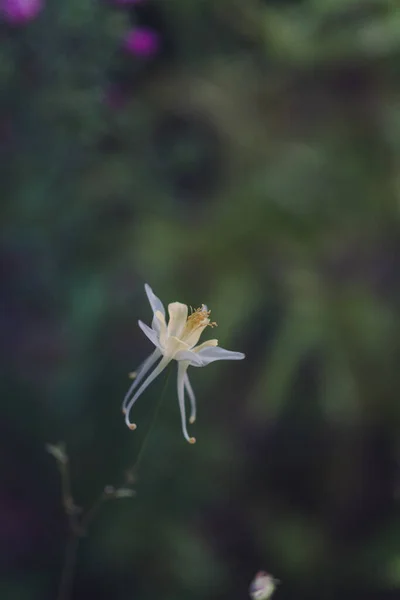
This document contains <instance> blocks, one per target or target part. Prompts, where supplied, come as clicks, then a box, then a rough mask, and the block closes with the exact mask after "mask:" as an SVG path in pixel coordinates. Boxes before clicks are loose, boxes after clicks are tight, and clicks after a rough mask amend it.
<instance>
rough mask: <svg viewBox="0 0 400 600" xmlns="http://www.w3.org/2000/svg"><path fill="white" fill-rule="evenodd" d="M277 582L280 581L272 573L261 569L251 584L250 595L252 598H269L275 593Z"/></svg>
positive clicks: (257, 599)
mask: <svg viewBox="0 0 400 600" xmlns="http://www.w3.org/2000/svg"><path fill="white" fill-rule="evenodd" d="M277 583H279V581H278V580H277V579H274V577H272V575H269V573H266V572H265V571H259V572H258V573H257V574H256V576H255V577H254V579H253V581H252V582H251V584H250V587H249V594H250V597H251V598H252V600H268V598H270V597H271V596H272V594H273V593H274V591H275V588H276V584H277Z"/></svg>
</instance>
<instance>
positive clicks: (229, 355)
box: [192, 346, 245, 367]
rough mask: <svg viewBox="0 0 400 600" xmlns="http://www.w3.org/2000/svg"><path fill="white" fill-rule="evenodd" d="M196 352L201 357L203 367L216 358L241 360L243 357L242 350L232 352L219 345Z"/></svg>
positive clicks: (195, 365)
mask: <svg viewBox="0 0 400 600" xmlns="http://www.w3.org/2000/svg"><path fill="white" fill-rule="evenodd" d="M196 354H197V356H198V357H199V358H200V359H201V363H202V364H201V366H202V367H205V366H206V365H208V364H210V363H212V362H214V361H216V360H242V359H243V358H244V357H245V355H244V354H243V353H242V352H232V351H231V350H225V348H220V347H219V346H215V347H207V348H203V349H202V350H199V352H197V353H196ZM192 365H193V366H194V367H197V366H199V365H197V364H194V363H192Z"/></svg>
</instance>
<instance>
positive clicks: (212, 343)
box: [192, 340, 218, 352]
mask: <svg viewBox="0 0 400 600" xmlns="http://www.w3.org/2000/svg"><path fill="white" fill-rule="evenodd" d="M210 346H211V347H214V346H218V340H207V341H206V342H203V343H202V344H199V345H198V346H196V347H195V348H192V350H193V352H200V350H202V349H203V348H209V347H210Z"/></svg>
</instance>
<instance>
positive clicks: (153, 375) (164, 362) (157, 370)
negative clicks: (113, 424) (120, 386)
mask: <svg viewBox="0 0 400 600" xmlns="http://www.w3.org/2000/svg"><path fill="white" fill-rule="evenodd" d="M170 361H171V359H170V358H167V357H165V356H163V357H162V359H161V360H160V362H159V363H158V365H157V366H156V368H155V369H154V371H152V372H151V373H150V375H149V376H148V378H147V379H146V380H145V381H144V382H143V383H142V385H141V386H140V387H139V389H138V390H137V392H136V393H135V394H134V396H133V397H132V399H131V400H130V401H129V403H128V405H127V407H126V410H125V423H126V424H127V426H128V427H129V428H130V429H136V425H135V424H134V423H132V422H131V421H130V420H129V413H130V411H131V408H132V406H133V405H134V404H135V402H136V400H137V399H138V398H139V396H141V395H142V394H143V392H144V390H145V389H146V388H147V387H148V386H149V385H150V383H151V382H152V381H154V379H155V378H156V377H157V376H158V375H159V374H160V373H161V372H162V371H164V369H165V367H166V366H167V365H168V363H169V362H170Z"/></svg>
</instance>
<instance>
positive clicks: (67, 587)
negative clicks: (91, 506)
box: [57, 530, 80, 600]
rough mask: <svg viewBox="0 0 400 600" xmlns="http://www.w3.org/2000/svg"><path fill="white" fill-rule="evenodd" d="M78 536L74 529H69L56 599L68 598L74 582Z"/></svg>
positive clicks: (67, 599) (63, 599) (66, 599)
mask: <svg viewBox="0 0 400 600" xmlns="http://www.w3.org/2000/svg"><path fill="white" fill-rule="evenodd" d="M79 541H80V537H79V535H77V532H76V531H72V530H71V531H70V533H69V537H68V541H67V544H66V547H65V556H64V564H63V570H62V574H61V580H60V585H59V588H58V594H57V600H69V598H70V597H71V593H72V586H73V583H74V576H75V567H76V558H77V554H78V547H79Z"/></svg>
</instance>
